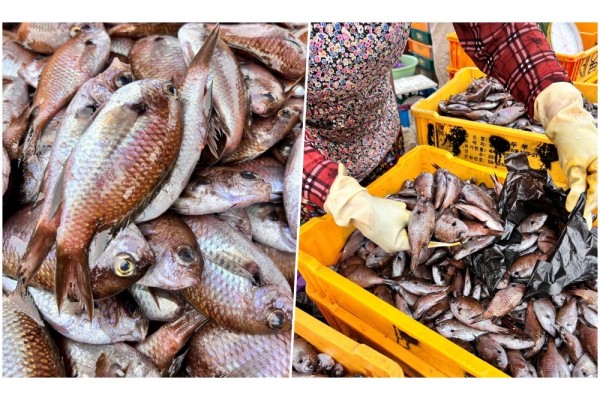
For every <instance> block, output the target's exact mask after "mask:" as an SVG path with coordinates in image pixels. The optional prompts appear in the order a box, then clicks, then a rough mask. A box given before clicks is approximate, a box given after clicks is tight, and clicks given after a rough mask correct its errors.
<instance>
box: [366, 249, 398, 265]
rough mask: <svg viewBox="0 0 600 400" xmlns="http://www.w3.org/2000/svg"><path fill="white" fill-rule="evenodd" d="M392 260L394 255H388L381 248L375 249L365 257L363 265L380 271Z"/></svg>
mask: <svg viewBox="0 0 600 400" xmlns="http://www.w3.org/2000/svg"><path fill="white" fill-rule="evenodd" d="M393 259H394V255H393V254H392V253H388V252H387V251H385V250H384V249H382V248H381V247H377V248H375V250H373V251H372V252H370V253H369V255H368V256H367V258H366V259H365V265H366V266H367V267H368V268H375V269H381V268H383V267H384V266H386V265H389V264H390V263H391V262H392V260H393Z"/></svg>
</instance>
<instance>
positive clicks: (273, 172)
mask: <svg viewBox="0 0 600 400" xmlns="http://www.w3.org/2000/svg"><path fill="white" fill-rule="evenodd" d="M228 166H229V167H230V168H234V169H237V170H239V171H250V172H254V173H255V174H257V175H258V176H260V177H261V178H262V179H263V180H264V181H265V182H267V183H268V184H269V185H271V190H270V193H271V196H270V198H269V199H270V201H272V202H280V201H282V199H283V195H284V193H285V192H284V176H285V169H286V166H285V165H284V164H281V163H280V162H279V161H277V160H276V159H275V158H273V157H271V156H269V155H267V154H263V155H262V156H260V157H258V158H255V159H252V160H249V161H246V162H241V163H236V164H229V165H228ZM288 179H289V180H291V179H292V178H288ZM286 210H287V208H286Z"/></svg>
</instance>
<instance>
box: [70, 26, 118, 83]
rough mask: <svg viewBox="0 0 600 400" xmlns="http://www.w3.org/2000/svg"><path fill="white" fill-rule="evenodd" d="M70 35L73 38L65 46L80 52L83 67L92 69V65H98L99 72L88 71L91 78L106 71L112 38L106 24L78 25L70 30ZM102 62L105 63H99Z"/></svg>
mask: <svg viewBox="0 0 600 400" xmlns="http://www.w3.org/2000/svg"><path fill="white" fill-rule="evenodd" d="M69 33H70V35H71V36H72V37H71V39H69V41H68V42H67V43H65V45H64V46H75V47H77V48H78V49H79V50H80V52H81V54H82V55H83V56H82V57H83V58H82V60H81V61H82V63H81V66H85V67H89V68H92V65H96V66H97V67H98V68H99V69H98V70H95V71H93V70H90V71H88V72H89V73H90V75H91V76H94V75H96V74H97V73H98V72H100V71H101V70H102V69H104V62H105V61H106V57H107V56H108V54H109V53H110V37H109V36H108V33H106V30H105V29H104V24H102V23H85V24H76V25H73V26H72V27H71V28H70V30H69ZM83 50H85V51H83ZM101 60H104V62H99V61H101Z"/></svg>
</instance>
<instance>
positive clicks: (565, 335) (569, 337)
mask: <svg viewBox="0 0 600 400" xmlns="http://www.w3.org/2000/svg"><path fill="white" fill-rule="evenodd" d="M557 332H558V334H559V335H560V338H561V339H562V340H563V341H564V344H565V347H566V348H567V353H568V354H569V358H570V359H571V360H579V358H581V356H582V355H583V354H584V353H585V351H584V349H583V346H582V344H581V342H580V341H579V339H578V338H577V336H575V335H574V334H573V333H572V332H569V330H568V329H566V328H564V327H562V326H560V325H559V324H557Z"/></svg>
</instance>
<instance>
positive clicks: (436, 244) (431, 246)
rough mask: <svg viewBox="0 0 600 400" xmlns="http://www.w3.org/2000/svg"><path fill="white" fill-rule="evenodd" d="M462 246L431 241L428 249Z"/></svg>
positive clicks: (459, 243)
mask: <svg viewBox="0 0 600 400" xmlns="http://www.w3.org/2000/svg"><path fill="white" fill-rule="evenodd" d="M461 244H462V243H461V242H452V243H445V242H436V241H433V240H431V241H430V242H429V244H428V245H427V247H428V248H430V249H434V248H438V247H454V246H460V245H461Z"/></svg>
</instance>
